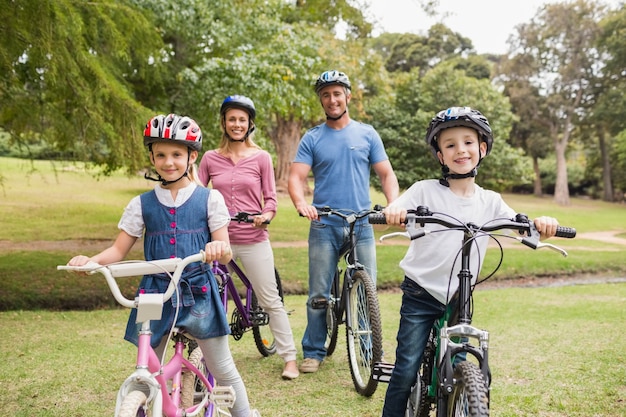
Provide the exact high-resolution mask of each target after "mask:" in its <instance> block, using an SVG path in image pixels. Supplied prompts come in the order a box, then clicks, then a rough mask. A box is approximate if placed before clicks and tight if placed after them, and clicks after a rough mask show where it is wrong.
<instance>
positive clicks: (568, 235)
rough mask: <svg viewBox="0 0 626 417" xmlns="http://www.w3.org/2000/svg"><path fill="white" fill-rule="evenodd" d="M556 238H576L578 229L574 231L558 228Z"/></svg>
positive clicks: (570, 228) (563, 227) (567, 228)
mask: <svg viewBox="0 0 626 417" xmlns="http://www.w3.org/2000/svg"><path fill="white" fill-rule="evenodd" d="M555 236H556V237H566V238H569V239H571V238H574V237H576V229H574V228H573V227H565V226H557V227H556V235H555Z"/></svg>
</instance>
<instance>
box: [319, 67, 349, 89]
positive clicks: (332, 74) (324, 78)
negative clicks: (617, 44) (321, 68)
mask: <svg viewBox="0 0 626 417" xmlns="http://www.w3.org/2000/svg"><path fill="white" fill-rule="evenodd" d="M329 85H341V86H343V87H345V88H347V89H348V90H350V89H352V86H351V84H350V80H349V79H348V76H347V75H346V74H344V73H343V72H341V71H337V70H330V71H325V72H323V73H322V75H320V76H319V77H318V78H317V81H316V82H315V93H317V94H319V92H320V90H321V89H322V88H324V87H328V86H329Z"/></svg>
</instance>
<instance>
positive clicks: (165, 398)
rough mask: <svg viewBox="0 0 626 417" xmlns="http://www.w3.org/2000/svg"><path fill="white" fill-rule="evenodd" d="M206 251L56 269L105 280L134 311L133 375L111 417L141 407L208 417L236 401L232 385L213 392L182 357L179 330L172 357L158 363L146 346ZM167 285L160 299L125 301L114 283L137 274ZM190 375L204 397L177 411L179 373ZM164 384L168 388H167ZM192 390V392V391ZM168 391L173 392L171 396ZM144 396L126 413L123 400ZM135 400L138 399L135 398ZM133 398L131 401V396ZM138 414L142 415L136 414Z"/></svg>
mask: <svg viewBox="0 0 626 417" xmlns="http://www.w3.org/2000/svg"><path fill="white" fill-rule="evenodd" d="M204 260H205V255H204V252H200V253H198V254H196V255H191V256H188V257H186V258H185V259H180V258H174V259H163V260H157V261H131V262H121V263H118V264H111V265H108V266H102V265H98V264H95V263H92V262H90V263H88V264H86V265H84V266H80V267H74V266H67V265H59V266H57V269H59V270H71V271H76V272H83V273H85V274H88V275H92V274H95V273H101V274H102V275H104V277H105V279H106V281H107V284H108V285H109V289H110V290H111V293H112V294H113V296H114V297H115V299H116V300H117V301H118V303H120V304H121V305H123V306H125V307H128V308H136V309H137V323H141V330H140V332H139V337H138V344H137V358H136V367H135V371H134V372H133V373H132V374H131V375H130V376H129V377H128V378H126V380H125V381H124V382H123V383H122V385H121V387H120V389H119V391H118V394H117V401H116V407H115V415H116V416H119V415H120V413H123V415H124V416H126V415H132V416H135V415H136V412H137V411H139V410H140V409H141V408H143V407H144V406H146V407H148V408H149V409H150V413H151V414H150V415H151V417H162V416H164V415H165V416H167V417H179V416H183V415H185V416H195V415H198V414H199V413H200V412H201V411H202V409H203V408H205V407H207V415H209V416H210V415H212V414H209V413H212V412H213V407H214V404H218V405H219V406H224V407H232V405H233V404H234V401H235V396H234V390H233V388H232V387H231V386H220V387H214V386H213V384H212V381H210V380H209V378H210V376H209V378H207V376H206V375H205V374H204V373H203V372H202V371H200V370H199V369H198V367H196V366H195V365H194V364H192V363H191V362H190V361H189V360H187V359H185V358H184V356H183V352H184V349H185V347H186V345H187V343H188V342H189V340H190V339H188V338H187V337H186V336H184V335H183V334H181V333H180V332H179V331H178V329H176V328H173V329H172V332H171V334H172V335H174V336H173V340H174V342H175V344H174V354H173V356H172V357H171V358H170V359H169V360H168V361H167V363H165V364H162V363H161V360H160V358H159V357H158V356H157V354H156V352H155V351H154V349H153V348H152V346H151V344H150V338H151V336H152V332H151V330H150V321H151V320H160V319H161V313H162V309H163V304H164V303H165V302H167V301H168V300H169V299H170V298H171V296H172V294H173V293H174V291H175V289H176V287H177V285H178V282H179V280H180V277H181V275H182V272H183V270H184V268H185V267H186V266H187V265H189V264H191V263H193V262H199V261H202V262H204ZM172 272H173V275H170V278H171V282H170V285H169V286H168V289H167V290H166V292H165V293H164V294H158V293H157V294H145V293H140V294H139V295H138V296H137V297H135V298H134V299H132V300H131V299H128V298H126V297H124V295H122V293H121V291H120V288H119V286H118V284H117V281H116V280H115V278H116V277H130V276H138V275H149V274H158V273H167V274H170V273H172ZM184 372H191V373H193V374H194V375H195V377H197V378H198V380H199V381H201V383H202V384H203V385H204V387H206V392H204V393H203V398H202V399H201V400H200V401H199V402H198V403H196V404H191V405H190V406H189V407H186V408H185V409H183V408H181V406H180V403H181V394H182V393H181V389H182V388H184V387H183V384H182V381H183V373H184ZM168 381H171V384H169V386H168ZM190 389H193V390H194V391H195V387H190ZM170 390H171V391H170ZM135 392H136V393H138V394H142V395H145V397H144V398H143V400H139V402H135V401H134V400H133V401H131V402H130V404H129V405H130V407H129V408H128V409H127V407H126V404H125V401H126V399H127V398H129V394H130V393H135ZM137 398H139V397H137ZM133 399H134V397H133ZM139 412H140V411H139Z"/></svg>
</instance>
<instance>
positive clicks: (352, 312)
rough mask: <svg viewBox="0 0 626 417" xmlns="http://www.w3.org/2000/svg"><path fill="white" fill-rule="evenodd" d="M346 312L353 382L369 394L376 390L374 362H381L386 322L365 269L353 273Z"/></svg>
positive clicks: (347, 341)
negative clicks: (373, 375)
mask: <svg viewBox="0 0 626 417" xmlns="http://www.w3.org/2000/svg"><path fill="white" fill-rule="evenodd" d="M352 281H353V283H352V288H351V289H350V293H349V297H350V299H349V300H348V303H347V305H346V308H347V311H346V314H347V315H349V316H350V322H349V324H350V325H349V326H348V325H346V343H347V345H348V360H349V364H350V373H351V374H352V382H354V387H355V388H356V390H357V392H358V393H359V394H361V395H364V396H366V397H369V396H371V395H372V394H374V392H375V391H376V387H377V386H378V381H377V380H375V379H374V378H373V377H372V371H373V370H374V364H375V363H376V362H380V360H381V358H382V351H383V346H382V345H383V335H382V325H381V322H380V308H379V306H378V297H377V295H376V287H375V285H374V283H373V282H372V280H371V278H370V277H369V275H368V274H367V272H365V271H364V270H358V271H356V272H355V273H354V274H353V275H352Z"/></svg>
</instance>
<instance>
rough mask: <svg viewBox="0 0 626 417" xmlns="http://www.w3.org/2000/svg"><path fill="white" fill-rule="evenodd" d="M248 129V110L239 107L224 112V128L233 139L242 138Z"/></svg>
mask: <svg viewBox="0 0 626 417" xmlns="http://www.w3.org/2000/svg"><path fill="white" fill-rule="evenodd" d="M249 129H250V117H249V115H248V112H246V111H245V110H241V109H229V110H227V111H226V113H225V114H224V130H225V131H226V134H228V136H230V137H231V138H232V139H233V140H242V139H243V138H244V137H245V136H246V133H248V130H249Z"/></svg>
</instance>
